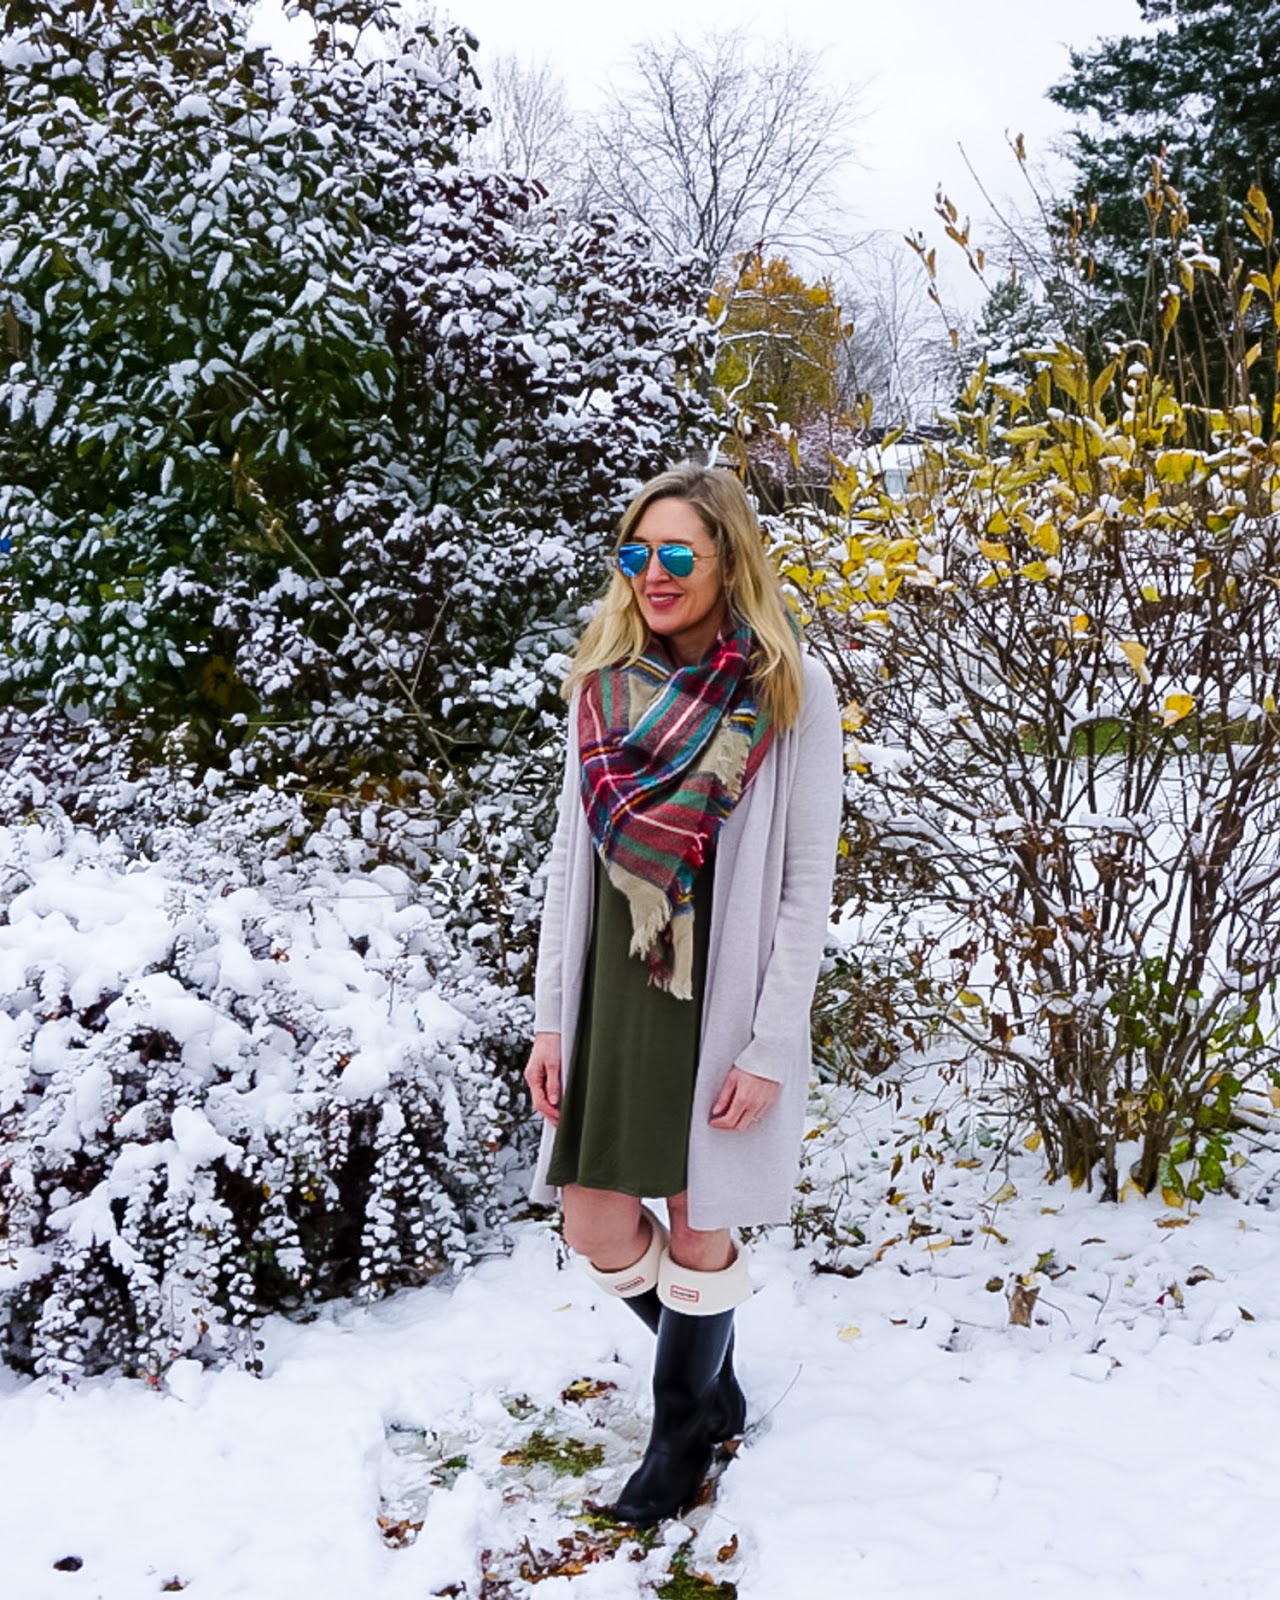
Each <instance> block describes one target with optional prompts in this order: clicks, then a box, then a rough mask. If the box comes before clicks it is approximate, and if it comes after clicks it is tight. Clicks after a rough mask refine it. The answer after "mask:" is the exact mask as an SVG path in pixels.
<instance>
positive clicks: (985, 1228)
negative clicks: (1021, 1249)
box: [982, 1222, 1009, 1244]
mask: <svg viewBox="0 0 1280 1600" xmlns="http://www.w3.org/2000/svg"><path fill="white" fill-rule="evenodd" d="M982 1232H983V1233H989V1234H990V1235H991V1237H992V1238H993V1239H997V1240H999V1242H1000V1243H1001V1244H1008V1242H1009V1241H1008V1240H1007V1239H1006V1238H1005V1236H1004V1234H1002V1233H1001V1232H1000V1230H999V1229H998V1228H993V1227H991V1226H990V1225H989V1224H988V1223H985V1222H984V1223H983V1224H982Z"/></svg>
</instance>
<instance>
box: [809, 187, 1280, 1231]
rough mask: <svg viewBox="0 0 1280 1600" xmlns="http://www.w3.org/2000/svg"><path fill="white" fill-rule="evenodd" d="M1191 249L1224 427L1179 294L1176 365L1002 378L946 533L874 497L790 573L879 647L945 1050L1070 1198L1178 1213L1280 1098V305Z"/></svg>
mask: <svg viewBox="0 0 1280 1600" xmlns="http://www.w3.org/2000/svg"><path fill="white" fill-rule="evenodd" d="M1176 198H1177V197H1176V196H1171V197H1166V200H1167V205H1168V209H1169V211H1170V212H1171V213H1173V214H1174V215H1175V216H1176ZM1249 212H1250V215H1251V217H1252V218H1253V221H1254V223H1256V225H1257V229H1258V230H1259V237H1262V236H1263V235H1266V236H1267V237H1268V238H1269V236H1270V227H1271V222H1270V213H1269V211H1267V209H1266V202H1265V200H1264V199H1263V197H1262V196H1261V195H1259V194H1258V193H1257V192H1256V191H1255V192H1254V194H1253V195H1252V196H1251V197H1250V204H1249ZM1184 245H1185V248H1183V250H1182V254H1181V256H1180V257H1179V259H1180V260H1181V261H1182V263H1183V270H1184V271H1185V273H1186V274H1195V275H1197V276H1203V277H1204V278H1206V279H1207V280H1210V282H1211V284H1212V285H1214V286H1216V291H1217V301H1216V303H1217V305H1218V307H1219V311H1220V313H1221V315H1222V317H1223V319H1224V326H1225V327H1226V329H1227V332H1226V334H1225V335H1224V337H1226V339H1227V341H1228V344H1229V346H1230V347H1232V348H1235V346H1236V341H1237V340H1240V341H1241V342H1240V343H1239V349H1240V351H1241V352H1242V354H1241V359H1240V361H1239V362H1238V363H1236V364H1235V365H1234V366H1233V367H1232V369H1231V370H1232V373H1233V377H1232V385H1231V387H1230V392H1229V393H1228V394H1227V395H1226V396H1225V397H1224V398H1223V400H1222V403H1221V404H1218V405H1213V404H1209V405H1205V404H1203V403H1201V396H1202V395H1203V394H1204V393H1205V392H1206V390H1205V388H1204V387H1203V382H1201V387H1200V388H1199V390H1198V391H1197V392H1196V393H1194V394H1188V393H1184V392H1183V390H1182V386H1184V385H1188V384H1189V379H1188V373H1189V372H1190V370H1191V368H1190V364H1189V347H1184V348H1183V349H1182V350H1178V349H1177V347H1176V346H1175V343H1174V337H1173V335H1174V332H1175V330H1176V326H1177V319H1178V312H1179V300H1178V295H1179V287H1178V283H1179V282H1180V281H1181V280H1180V279H1179V280H1178V282H1175V283H1174V284H1173V285H1171V287H1170V289H1169V291H1168V293H1167V294H1166V296H1165V298H1164V301H1163V310H1162V313H1161V326H1162V328H1163V333H1162V335H1161V336H1160V337H1159V338H1158V339H1157V340H1156V341H1155V342H1154V344H1153V345H1147V344H1143V343H1142V342H1141V341H1132V342H1130V343H1128V344H1125V345H1122V346H1116V347H1113V348H1112V349H1111V350H1110V351H1109V352H1108V353H1107V359H1106V363H1105V365H1103V366H1102V367H1100V368H1099V367H1097V366H1096V364H1093V365H1091V362H1090V358H1089V357H1088V356H1087V355H1086V354H1085V353H1083V352H1081V351H1079V350H1076V349H1073V348H1071V347H1069V346H1068V345H1066V344H1059V345H1057V346H1055V347H1053V348H1050V349H1045V350H1040V351H1030V352H1024V363H1025V366H1026V369H1027V374H1028V375H1027V377H1026V378H1025V380H1024V381H1023V382H1022V383H1021V384H1019V385H1012V384H1010V383H1009V382H1008V381H999V382H997V381H994V380H991V379H989V378H988V376H987V374H986V371H985V369H979V371H978V372H977V373H976V374H975V375H974V377H973V379H972V381H971V382H970V384H969V385H968V386H967V389H966V391H965V394H964V395H963V397H962V401H961V405H960V407H959V409H958V411H957V414H956V416H955V419H954V438H953V440H952V442H951V443H949V444H948V445H947V446H946V447H945V448H943V449H942V450H940V451H938V452H936V458H935V460H934V461H933V463H932V470H933V474H934V481H933V489H932V494H931V501H930V503H929V505H928V506H927V507H925V508H923V509H922V508H921V507H920V506H919V505H918V504H915V505H913V506H908V505H907V504H905V503H899V504H897V505H896V506H895V505H894V503H893V501H892V498H891V497H887V496H884V495H883V494H881V495H875V494H861V495H859V496H858V497H855V499H854V500H853V501H851V503H850V511H849V516H848V519H847V520H846V521H845V522H844V524H843V525H842V526H838V527H834V528H831V529H828V530H827V532H826V534H825V542H824V538H823V536H821V530H819V531H818V532H816V533H814V532H813V531H812V530H811V533H812V536H811V537H810V538H809V539H808V541H807V544H805V545H803V546H801V545H800V544H798V545H797V552H796V555H797V562H798V563H799V565H800V566H801V567H802V568H803V567H804V566H805V565H806V564H807V566H808V569H809V570H808V571H807V572H805V571H804V570H801V571H799V572H798V573H797V580H798V582H799V584H800V587H801V588H802V589H806V590H807V592H809V593H810V594H813V595H816V597H817V598H816V600H815V606H816V607H818V608H822V609H826V610H828V611H829V612H830V614H831V616H833V617H835V618H836V619H838V620H837V622H836V623H835V624H831V625H830V626H829V631H832V630H834V631H835V632H837V633H839V634H841V635H842V636H843V639H844V642H845V643H847V644H849V645H854V646H859V647H860V648H859V649H857V650H856V651H855V652H853V653H850V652H849V651H847V650H846V651H845V652H844V654H843V657H842V658H841V660H840V664H841V665H842V667H843V670H844V679H843V681H844V685H845V688H846V692H848V693H849V694H850V695H851V697H852V698H854V699H856V701H857V704H856V705H854V706H851V707H850V710H849V712H848V716H849V722H850V725H851V727H852V728H853V730H854V731H855V733H856V734H857V743H858V744H859V746H860V747H861V753H862V761H861V763H860V765H862V766H863V767H864V768H865V773H864V776H863V780H862V788H863V800H862V809H863V814H864V816H865V817H866V818H867V820H868V822H869V823H871V824H872V825H874V826H876V827H877V828H878V832H879V837H880V840H881V842H882V844H883V845H884V847H885V848H886V850H893V849H896V850H898V851H901V852H903V853H905V854H906V855H907V856H908V858H909V859H912V860H914V861H915V862H917V863H918V864H919V872H920V877H919V881H918V885H917V892H916V893H915V894H914V896H913V895H911V894H909V893H908V894H906V895H904V896H903V903H904V904H906V903H909V902H910V901H911V900H913V899H914V902H915V905H916V908H917V909H918V910H919V911H920V913H921V915H922V917H923V919H924V924H923V925H927V926H929V927H930V928H931V930H932V932H931V938H932V940H933V943H934V944H935V946H936V949H937V953H938V957H939V958H941V971H942V972H943V974H944V975H946V976H947V978H948V979H949V983H948V989H949V996H948V999H949V1004H948V1010H947V1025H948V1027H949V1028H951V1029H952V1030H954V1031H955V1032H956V1033H957V1034H958V1035H960V1037H961V1038H962V1039H963V1040H965V1041H966V1043H968V1044H969V1045H970V1046H972V1047H974V1048H976V1049H978V1050H979V1051H981V1052H982V1054H983V1056H985V1058H986V1059H987V1061H988V1062H989V1063H990V1065H991V1067H992V1068H993V1070H995V1071H996V1072H997V1073H998V1075H999V1076H1000V1078H1001V1080H1002V1081H1003V1082H1004V1083H1005V1084H1006V1085H1007V1086H1008V1088H1009V1089H1010V1091H1011V1093H1012V1095H1013V1097H1014V1100H1015V1102H1016V1103H1017V1104H1018V1106H1019V1107H1020V1109H1021V1110H1022V1111H1023V1112H1025V1113H1026V1114H1028V1115H1029V1116H1030V1117H1031V1118H1032V1119H1033V1120H1034V1122H1035V1125H1036V1127H1037V1128H1038V1129H1039V1130H1040V1132H1041V1134H1042V1136H1043V1139H1044V1144H1045V1148H1046V1151H1047V1153H1048V1156H1049V1159H1050V1162H1051V1165H1052V1167H1053V1168H1054V1169H1055V1170H1057V1171H1061V1172H1066V1173H1068V1174H1070V1176H1071V1177H1072V1178H1073V1180H1075V1181H1077V1182H1088V1181H1092V1180H1093V1179H1094V1178H1097V1179H1098V1181H1099V1182H1100V1184H1101V1187H1102V1192H1103V1193H1104V1194H1105V1195H1108V1196H1111V1197H1114V1196H1115V1195H1116V1194H1117V1193H1118V1191H1119V1189H1120V1187H1121V1186H1122V1185H1123V1184H1124V1183H1125V1182H1126V1181H1127V1180H1129V1179H1130V1178H1132V1179H1133V1181H1134V1182H1135V1183H1136V1184H1137V1185H1138V1186H1139V1187H1140V1188H1141V1189H1143V1190H1149V1189H1152V1188H1154V1187H1156V1186H1157V1185H1158V1186H1160V1187H1161V1188H1162V1189H1163V1190H1164V1191H1165V1193H1166V1195H1168V1196H1169V1197H1171V1198H1172V1199H1175V1200H1176V1199H1178V1198H1179V1197H1181V1196H1182V1195H1184V1194H1187V1193H1189V1194H1191V1195H1192V1196H1195V1195H1198V1194H1199V1193H1201V1192H1203V1190H1204V1189H1205V1188H1209V1187H1221V1186H1222V1185H1223V1184H1224V1183H1225V1182H1226V1181H1227V1180H1228V1178H1229V1173H1230V1160H1231V1152H1230V1149H1229V1141H1230V1138H1231V1135H1232V1132H1233V1130H1234V1129H1236V1128H1237V1127H1238V1122H1237V1118H1236V1102H1237V1100H1238V1098H1239V1095H1240V1093H1241V1090H1242V1087H1243V1086H1244V1085H1245V1084H1246V1083H1247V1082H1249V1081H1250V1080H1254V1081H1256V1080H1258V1079H1259V1078H1261V1079H1262V1081H1263V1083H1264V1085H1265V1083H1266V1079H1267V1076H1268V1075H1270V1078H1271V1081H1272V1082H1273V1083H1274V1082H1276V1081H1280V1078H1278V1074H1280V1038H1278V1035H1277V1026H1276V1024H1277V1017H1276V1010H1275V1005H1274V996H1275V990H1276V984H1277V980H1278V979H1280V937H1278V936H1277V932H1276V930H1277V928H1280V846H1278V845H1277V840H1278V839H1280V713H1278V712H1277V705H1278V704H1280V590H1278V589H1277V586H1276V582H1275V574H1276V572H1277V571H1278V570H1280V449H1278V447H1277V444H1276V439H1275V421H1274V419H1273V418H1271V417H1269V416H1266V415H1264V414H1263V412H1262V409H1261V408H1260V406H1259V405H1258V404H1256V403H1255V402H1254V400H1253V398H1252V395H1251V392H1250V389H1249V383H1250V382H1251V381H1252V375H1253V374H1254V373H1256V371H1257V368H1258V366H1259V365H1261V364H1262V362H1263V360H1264V358H1265V361H1266V362H1267V363H1270V364H1271V366H1272V367H1274V364H1275V359H1276V357H1275V342H1274V340H1272V342H1271V343H1270V345H1269V346H1265V347H1264V345H1262V344H1259V345H1257V346H1256V348H1253V349H1251V350H1250V351H1249V352H1248V356H1247V358H1246V356H1245V354H1244V351H1245V344H1244V342H1243V340H1242V339H1241V336H1242V335H1243V333H1244V332H1245V330H1246V327H1247V325H1248V324H1247V322H1246V318H1253V319H1255V320H1256V308H1255V311H1254V312H1252V313H1251V312H1250V301H1254V300H1257V299H1263V300H1265V301H1266V302H1267V303H1268V305H1269V304H1270V303H1271V302H1272V301H1273V299H1274V297H1275V292H1276V291H1275V285H1276V283H1277V282H1278V281H1280V279H1276V278H1264V276H1263V275H1261V274H1259V275H1257V281H1256V282H1251V283H1250V285H1248V286H1247V288H1245V289H1244V291H1243V292H1242V290H1241V285H1240V284H1239V283H1238V282H1236V281H1235V280H1231V279H1227V278H1223V277H1220V276H1219V275H1218V272H1217V268H1216V264H1215V263H1214V262H1212V261H1211V260H1210V259H1209V258H1207V257H1205V256H1204V254H1203V252H1202V251H1200V250H1199V249H1198V246H1197V245H1196V243H1195V241H1193V240H1190V239H1187V240H1185V241H1184ZM1267 320H1268V324H1270V322H1271V321H1272V320H1273V319H1271V318H1270V316H1269V315H1268V319H1267ZM1194 337H1195V336H1194V335H1193V336H1192V345H1193V344H1194ZM1175 353H1176V354H1177V360H1176V361H1175V359H1174V356H1175ZM1201 377H1202V378H1203V375H1201ZM1269 382H1270V377H1268V383H1269ZM1265 387H1266V385H1264V388H1265ZM872 531H873V532H874V537H875V539H876V540H877V541H878V547H879V549H880V551H881V556H882V560H881V568H882V570H881V571H880V572H879V573H877V574H875V576H876V581H877V582H879V583H880V584H881V588H882V593H881V595H880V596H879V597H878V598H877V597H876V596H873V595H869V594H867V593H866V585H865V582H864V583H863V589H862V591H860V592H859V591H858V588H857V586H858V584H859V582H862V581H863V575H864V574H865V573H866V572H867V571H868V570H869V569H868V567H867V564H866V562H865V561H864V560H863V559H862V557H863V556H864V555H865V551H863V550H861V548H860V549H859V556H858V559H857V560H854V559H852V557H851V555H850V549H851V546H852V545H859V546H860V545H861V542H862V541H864V539H865V537H866V536H867V534H868V533H869V532H872ZM895 550H896V551H897V553H898V554H899V555H900V556H901V557H902V558H903V560H904V561H905V562H907V563H908V565H907V566H906V567H905V568H904V569H903V571H902V572H901V573H900V574H899V576H900V578H901V583H900V584H898V585H897V586H895V587H894V590H893V592H892V593H891V592H890V586H889V584H888V583H887V582H886V581H885V577H884V570H883V567H884V563H883V558H884V557H887V556H888V555H889V554H890V552H893V551H895ZM912 561H914V562H915V570H914V571H912V570H911V567H910V563H911V562H912Z"/></svg>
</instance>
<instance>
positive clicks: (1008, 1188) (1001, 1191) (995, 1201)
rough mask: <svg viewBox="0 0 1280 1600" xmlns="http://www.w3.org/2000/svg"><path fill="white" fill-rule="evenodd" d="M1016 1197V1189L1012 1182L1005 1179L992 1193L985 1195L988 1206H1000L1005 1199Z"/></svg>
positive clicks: (1014, 1198)
mask: <svg viewBox="0 0 1280 1600" xmlns="http://www.w3.org/2000/svg"><path fill="white" fill-rule="evenodd" d="M1017 1198H1018V1191H1017V1190H1016V1189H1015V1188H1014V1186H1013V1184H1012V1183H1009V1182H1007V1181H1006V1182H1004V1183H1002V1184H1001V1185H1000V1187H999V1188H998V1189H997V1190H996V1192H995V1193H994V1194H989V1195H988V1196H987V1204H988V1205H989V1206H1002V1205H1004V1204H1005V1202H1006V1201H1008V1200H1016V1199H1017Z"/></svg>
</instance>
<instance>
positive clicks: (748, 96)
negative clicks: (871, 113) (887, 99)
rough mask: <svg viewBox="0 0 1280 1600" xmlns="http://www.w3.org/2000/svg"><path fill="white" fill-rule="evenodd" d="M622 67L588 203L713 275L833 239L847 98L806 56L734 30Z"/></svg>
mask: <svg viewBox="0 0 1280 1600" xmlns="http://www.w3.org/2000/svg"><path fill="white" fill-rule="evenodd" d="M631 65H632V79H631V82H630V83H629V84H627V85H626V86H625V87H623V88H621V89H619V88H614V90H613V91H612V94H611V97H610V100H609V103H608V105H607V106H606V108H605V111H604V113H603V115H602V116H601V118H600V121H599V124H598V125H597V128H596V131H595V135H594V138H593V140H592V142H591V147H590V152H589V159H590V166H591V186H592V202H593V204H595V205H597V206H608V207H610V208H612V209H613V210H615V211H618V212H620V213H621V214H622V215H624V216H627V217H630V218H632V219H633V220H635V221H636V222H639V223H640V224H641V225H642V226H644V227H645V228H647V229H648V230H649V231H650V232H651V233H652V234H653V236H654V237H655V239H656V240H657V241H658V243H659V245H660V247H661V248H662V249H663V250H664V251H666V252H667V253H668V254H670V255H686V254H690V253H696V254H699V255H702V256H703V257H705V259H706V260H707V263H708V273H709V277H712V278H713V277H715V276H716V275H717V274H719V273H721V272H722V271H723V270H724V269H725V268H726V267H727V266H728V265H729V263H730V262H731V261H732V259H733V257H734V256H735V255H737V254H738V253H740V252H741V251H743V250H747V249H752V248H755V249H760V250H766V251H767V250H782V249H794V248H796V247H797V246H801V247H806V246H807V247H809V248H813V247H814V246H815V245H816V246H826V245H829V244H830V243H831V242H832V240H833V237H834V235H835V234H836V233H837V232H838V229H837V228H836V227H834V226H833V223H835V222H837V221H838V218H839V213H840V207H839V204H838V201H837V199H836V196H835V192H834V190H835V179H836V177H837V175H838V174H839V172H840V170H841V169H842V168H843V167H844V166H845V165H846V164H847V163H848V161H849V160H850V159H851V156H852V128H853V123H854V120H855V105H856V99H857V91H856V90H848V89H847V90H845V91H843V92H837V91H833V90H831V89H829V88H827V87H826V86H825V85H824V84H823V83H822V81H821V77H820V75H819V58H818V56H817V55H816V54H814V53H813V52H812V51H808V50H804V49H802V48H801V47H800V46H798V45H796V44H795V43H793V42H792V41H790V40H786V41H784V42H783V43H782V44H780V45H776V46H772V47H771V53H769V54H765V53H764V51H762V50H757V49H753V48H752V47H751V46H750V45H749V43H748V39H747V35H746V34H745V33H744V32H743V31H742V30H741V29H733V30H728V31H722V32H714V33H710V34H708V35H707V36H706V37H705V38H703V39H701V40H699V41H697V42H693V41H689V40H686V39H683V38H681V37H680V36H678V35H677V36H676V37H675V38H674V39H672V40H671V41H670V42H663V43H661V44H658V43H653V42H650V43H648V44H644V45H641V46H639V47H638V48H637V50H636V52H635V54H634V57H633V59H632V63H631Z"/></svg>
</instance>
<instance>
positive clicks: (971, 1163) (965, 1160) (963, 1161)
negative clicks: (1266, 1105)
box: [956, 1089, 1280, 1167]
mask: <svg viewBox="0 0 1280 1600" xmlns="http://www.w3.org/2000/svg"><path fill="white" fill-rule="evenodd" d="M1271 1092H1272V1093H1273V1094H1280V1089H1273V1090H1272V1091H1271ZM1276 1104H1277V1105H1280V1101H1277V1102H1276ZM981 1165H982V1163H981V1161H979V1160H978V1158H977V1156H963V1157H961V1158H959V1159H957V1161H956V1166H958V1167H980V1166H981Z"/></svg>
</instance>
